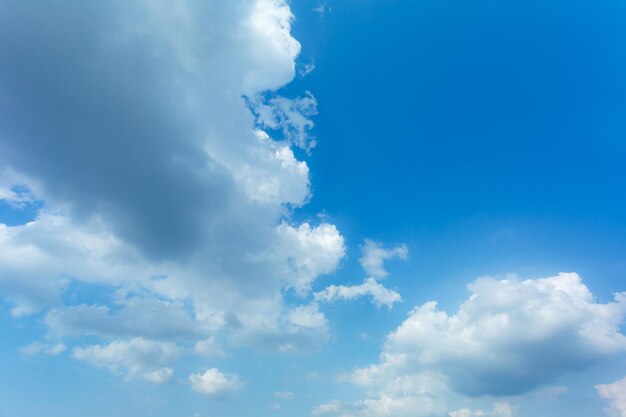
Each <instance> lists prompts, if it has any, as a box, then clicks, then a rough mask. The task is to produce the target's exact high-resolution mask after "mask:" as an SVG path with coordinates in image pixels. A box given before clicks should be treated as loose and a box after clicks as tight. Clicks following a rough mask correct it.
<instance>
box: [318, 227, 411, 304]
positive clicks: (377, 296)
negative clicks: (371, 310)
mask: <svg viewBox="0 0 626 417" xmlns="http://www.w3.org/2000/svg"><path fill="white" fill-rule="evenodd" d="M361 252H362V253H363V255H362V256H361V258H359V263H360V264H361V267H362V268H363V270H364V271H365V273H366V274H367V277H366V278H365V280H364V281H363V283H362V284H359V285H330V286H328V287H326V288H325V289H323V290H322V291H318V292H317V293H315V299H316V300H317V301H323V302H334V301H338V300H353V299H356V298H360V297H371V299H372V302H373V303H374V304H375V305H376V307H377V308H381V307H382V306H386V307H388V308H391V307H393V305H394V304H395V303H398V302H400V301H402V297H401V296H400V294H398V293H397V292H396V291H394V290H390V289H388V288H387V287H385V286H384V285H382V284H380V283H379V282H378V280H379V279H383V278H386V277H387V276H388V275H389V273H388V272H387V270H385V261H387V260H390V259H393V258H399V259H406V257H407V255H408V253H409V251H408V249H407V247H406V245H400V246H396V247H395V248H392V249H385V248H384V247H383V246H382V245H380V244H379V243H377V242H374V241H372V240H369V239H366V240H365V243H364V245H363V246H362V247H361Z"/></svg>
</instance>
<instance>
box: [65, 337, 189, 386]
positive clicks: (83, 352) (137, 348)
mask: <svg viewBox="0 0 626 417" xmlns="http://www.w3.org/2000/svg"><path fill="white" fill-rule="evenodd" d="M179 353H180V349H179V348H178V347H177V346H176V345H175V344H173V343H168V342H155V341H151V340H146V339H142V338H132V339H130V340H116V341H113V342H111V343H109V344H108V345H90V346H86V347H79V348H75V349H74V351H73V356H74V358H76V359H78V360H81V361H85V362H88V363H90V364H92V365H95V366H97V367H100V368H105V369H108V370H109V371H111V372H113V373H115V374H119V375H124V376H125V377H126V378H128V379H134V378H137V377H141V378H143V379H145V380H147V381H150V382H155V383H163V382H167V381H169V380H170V379H171V378H172V376H173V370H172V369H171V368H170V367H168V366H167V365H169V364H171V363H172V362H173V361H174V360H175V359H176V358H177V357H178V355H179Z"/></svg>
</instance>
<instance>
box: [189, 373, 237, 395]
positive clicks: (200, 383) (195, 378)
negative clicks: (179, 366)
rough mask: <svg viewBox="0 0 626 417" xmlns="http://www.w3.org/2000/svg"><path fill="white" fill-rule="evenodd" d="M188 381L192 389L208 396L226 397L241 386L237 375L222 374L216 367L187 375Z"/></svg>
mask: <svg viewBox="0 0 626 417" xmlns="http://www.w3.org/2000/svg"><path fill="white" fill-rule="evenodd" d="M189 383H190V384H191V388H193V389H194V391H197V392H199V393H201V394H204V395H207V396H210V397H228V396H230V395H232V394H233V393H234V392H236V391H239V390H240V389H241V388H242V387H243V382H241V380H240V379H239V377H237V375H233V374H223V373H222V372H220V371H219V370H218V369H216V368H211V369H207V370H206V371H205V372H204V373H201V374H191V375H189Z"/></svg>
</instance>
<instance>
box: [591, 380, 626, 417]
mask: <svg viewBox="0 0 626 417" xmlns="http://www.w3.org/2000/svg"><path fill="white" fill-rule="evenodd" d="M596 391H598V394H599V395H600V397H602V398H603V399H605V400H607V401H608V402H609V407H607V408H606V412H607V414H608V415H609V416H611V417H626V378H622V379H620V380H619V381H615V382H613V383H612V384H600V385H596Z"/></svg>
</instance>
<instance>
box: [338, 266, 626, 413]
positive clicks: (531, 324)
mask: <svg viewBox="0 0 626 417" xmlns="http://www.w3.org/2000/svg"><path fill="white" fill-rule="evenodd" d="M468 289H469V291H470V292H471V295H470V297H469V298H468V299H467V300H466V301H465V302H464V303H463V304H461V306H460V307H459V309H458V311H457V312H456V313H454V314H447V313H445V312H443V311H439V310H438V309H437V304H436V303H435V302H433V301H431V302H427V303H425V304H423V305H422V306H418V307H416V308H414V309H413V310H412V311H411V313H410V314H409V317H408V318H407V319H406V320H405V321H404V322H403V323H402V324H401V325H400V326H399V327H398V328H397V329H396V330H395V331H393V332H391V333H390V334H389V335H388V336H387V338H386V341H385V345H384V349H383V351H382V353H381V355H380V357H381V360H380V362H379V363H378V364H373V365H370V366H368V367H365V368H361V369H357V370H355V371H353V372H350V373H348V374H345V375H343V376H342V377H341V379H342V380H345V381H349V382H352V383H354V384H356V385H360V386H364V387H377V386H385V385H386V384H388V383H389V381H395V380H397V378H402V377H409V376H411V375H416V374H421V373H423V372H434V373H436V374H438V375H441V376H442V377H445V380H446V381H447V382H448V384H449V386H450V389H451V390H452V391H454V392H456V393H459V394H463V395H467V396H479V395H490V396H503V395H516V394H523V393H525V392H527V391H529V390H532V389H535V388H538V387H541V386H543V385H546V384H549V383H550V382H552V381H554V380H556V379H557V378H559V377H561V376H563V375H566V374H568V373H571V372H575V371H579V370H583V369H585V368H587V367H589V366H591V365H592V364H594V363H597V362H599V361H601V360H603V359H604V358H607V357H608V356H610V355H612V354H616V353H619V352H623V351H625V350H626V337H625V336H624V335H623V334H622V333H621V332H620V324H621V323H622V322H623V319H624V317H625V315H626V294H624V293H617V294H615V300H614V301H613V302H609V303H606V304H601V303H597V302H596V301H595V299H594V297H593V295H592V294H591V292H590V291H589V289H588V288H587V287H586V286H585V285H584V284H583V283H582V280H581V278H580V277H579V276H578V275H577V274H575V273H561V274H559V275H557V276H552V277H548V278H540V279H527V280H524V281H520V280H518V279H516V278H514V277H511V278H507V279H503V280H496V279H494V278H480V279H477V280H476V281H474V282H473V283H471V284H470V285H469V286H468ZM604 392H608V391H604ZM459 412H464V411H459ZM502 413H504V411H501V412H500V414H502ZM496 415H497V414H496ZM504 415H506V413H505V414H504Z"/></svg>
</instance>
